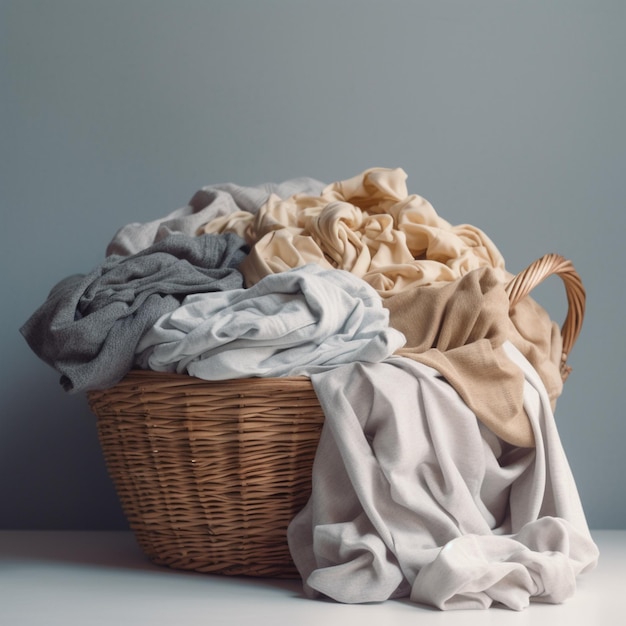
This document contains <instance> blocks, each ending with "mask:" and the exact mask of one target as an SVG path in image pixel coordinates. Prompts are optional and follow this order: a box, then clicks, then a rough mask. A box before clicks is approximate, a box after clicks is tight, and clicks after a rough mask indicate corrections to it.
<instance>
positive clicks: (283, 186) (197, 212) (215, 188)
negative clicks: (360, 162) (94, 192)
mask: <svg viewBox="0 0 626 626" xmlns="http://www.w3.org/2000/svg"><path fill="white" fill-rule="evenodd" d="M324 187H325V184H324V183H321V182H320V181H318V180H316V179H314V178H310V177H301V178H293V179H291V180H287V181H285V182H282V183H264V184H262V185H258V186H255V187H244V186H242V185H236V184H234V183H219V184H215V185H208V186H206V187H203V188H202V189H200V190H198V191H197V192H196V193H195V194H194V195H193V197H192V198H191V200H190V201H189V204H187V205H186V206H183V207H180V208H178V209H176V210H175V211H172V212H171V213H169V214H168V215H166V216H164V217H161V218H159V219H156V220H151V221H150V222H146V223H141V222H132V223H130V224H126V225H125V226H123V227H122V228H120V229H119V230H118V231H117V232H116V233H115V235H114V236H113V238H112V239H111V241H110V242H109V244H108V245H107V248H106V254H107V256H108V255H111V254H121V255H124V256H128V255H131V254H136V253H137V252H139V251H141V250H144V249H145V248H147V247H148V246H151V245H152V244H154V243H157V242H158V241H161V240H162V239H163V238H165V237H167V236H168V235H170V234H172V233H177V232H179V233H183V234H185V235H196V234H198V233H197V231H198V228H199V227H200V226H202V225H203V224H205V223H206V222H208V221H211V220H217V219H219V218H222V217H224V216H228V215H232V214H235V213H239V212H242V213H244V214H253V213H256V211H258V209H259V207H261V206H262V205H263V204H264V203H265V202H266V200H267V199H268V197H269V196H270V194H275V195H276V196H277V197H279V198H286V197H289V196H291V195H293V194H295V193H305V192H306V193H311V194H317V193H319V192H320V191H321V190H322V189H323V188H324Z"/></svg>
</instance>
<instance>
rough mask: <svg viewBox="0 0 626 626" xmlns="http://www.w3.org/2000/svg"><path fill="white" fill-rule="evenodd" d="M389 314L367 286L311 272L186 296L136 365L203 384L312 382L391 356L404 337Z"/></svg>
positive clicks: (152, 333)
mask: <svg viewBox="0 0 626 626" xmlns="http://www.w3.org/2000/svg"><path fill="white" fill-rule="evenodd" d="M388 315H389V314H388V312H387V310H386V309H385V308H384V307H383V306H382V301H381V298H380V296H379V295H378V294H377V293H376V292H375V291H374V289H372V288H371V287H370V286H369V285H368V284H367V283H365V281H363V280H361V279H360V278H358V277H356V276H354V275H353V274H351V273H349V272H344V271H342V270H326V269H322V268H321V267H319V266H317V265H307V266H304V267H300V268H295V269H293V270H289V271H286V272H281V273H278V274H273V275H270V276H267V277H266V278H264V279H263V280H261V281H260V282H259V283H257V284H256V285H254V286H253V287H251V288H250V289H235V290H229V291H224V292H221V293H213V294H197V295H189V296H187V297H186V298H185V300H184V301H183V302H182V304H181V306H180V307H179V308H177V309H176V310H175V311H172V312H170V313H167V314H165V315H163V316H162V317H161V318H160V319H159V320H158V321H157V322H156V323H155V324H154V326H153V327H152V328H151V329H150V330H149V331H148V332H147V333H146V334H145V335H144V337H143V338H142V340H141V341H140V342H139V344H138V347H137V358H136V363H137V365H139V366H140V367H142V368H144V369H152V370H156V371H169V372H174V371H175V372H179V373H188V374H190V375H191V376H195V377H197V378H202V379H204V380H225V379H229V378H246V377H255V376H266V377H277V376H295V375H304V376H308V375H311V374H312V373H313V372H317V371H322V370H325V369H328V368H333V367H337V366H338V365H343V364H345V363H349V362H353V361H362V362H378V361H381V360H383V359H385V358H387V357H388V356H390V355H391V354H392V353H393V352H394V351H395V350H397V349H398V348H400V347H401V346H402V345H404V342H405V337H404V335H403V334H402V333H400V332H399V331H397V330H395V329H393V328H390V327H389V325H388V322H389V318H388Z"/></svg>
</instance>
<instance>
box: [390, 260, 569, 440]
mask: <svg viewBox="0 0 626 626" xmlns="http://www.w3.org/2000/svg"><path fill="white" fill-rule="evenodd" d="M504 287H505V285H504V283H502V281H501V280H500V278H499V276H498V274H497V272H496V271H495V270H493V269H492V268H489V267H484V268H479V269H477V270H473V271H471V272H469V273H467V274H465V275H464V276H462V277H461V278H459V279H457V280H455V281H453V282H451V283H445V284H442V285H436V286H433V285H431V286H418V287H413V288H411V289H407V290H405V291H403V292H402V293H399V294H396V295H392V296H389V297H388V298H385V299H384V300H383V304H384V306H385V307H386V308H387V309H388V310H389V314H390V318H389V323H390V325H391V326H392V327H393V328H396V329H398V330H400V331H401V332H402V333H403V334H404V335H405V336H406V338H407V341H406V345H405V346H403V347H402V348H401V349H400V350H399V351H398V353H397V354H398V355H400V356H405V357H408V358H411V359H413V360H415V361H419V362H421V363H424V364H425V365H429V366H431V367H433V368H435V369H436V370H437V371H439V373H441V374H442V375H443V376H444V377H445V378H446V380H447V381H448V382H449V383H450V384H451V385H452V386H453V387H454V389H455V390H456V391H457V392H458V393H459V395H460V396H461V397H462V398H463V400H464V401H465V402H466V403H467V404H468V406H469V407H470V408H471V409H472V410H473V411H474V413H476V415H477V417H478V418H479V419H480V420H481V421H482V422H483V423H484V424H486V425H487V426H488V427H489V428H491V429H492V430H493V431H494V432H495V433H496V434H497V435H498V436H500V437H501V438H502V439H504V440H505V441H507V442H508V443H511V444H514V445H518V446H523V447H532V446H533V445H534V439H533V432H532V428H531V425H530V422H529V420H528V416H527V415H526V413H525V411H524V408H523V387H524V376H523V373H522V371H521V370H520V368H519V367H518V366H517V365H515V364H514V363H513V362H512V361H511V360H510V359H509V358H508V357H507V356H506V354H505V352H504V349H503V345H504V342H505V341H510V342H511V343H513V344H514V345H515V346H516V347H518V348H519V349H520V351H521V352H522V353H523V354H524V356H526V358H528V360H529V361H531V364H532V365H533V367H534V368H535V369H536V370H537V371H538V372H540V374H541V378H542V381H543V382H544V385H545V386H546V388H548V389H550V393H549V396H550V399H551V402H552V406H553V408H554V405H555V402H556V398H557V397H558V395H559V394H560V392H561V390H562V385H563V382H562V379H561V373H560V359H561V352H562V341H561V335H560V330H559V328H558V326H557V325H556V324H555V323H554V322H552V321H551V320H550V318H549V316H548V315H547V313H546V312H545V311H544V310H543V309H541V308H540V307H538V306H537V305H536V303H534V302H532V301H531V299H530V298H526V299H524V300H523V301H522V302H520V303H519V304H518V305H517V306H516V308H515V309H516V310H515V318H514V321H512V318H511V314H510V310H509V309H510V303H509V298H508V296H507V294H506V291H505V288H504ZM529 333H530V334H532V339H533V341H532V342H529V341H528V340H527V339H526V336H527V335H528V334H529Z"/></svg>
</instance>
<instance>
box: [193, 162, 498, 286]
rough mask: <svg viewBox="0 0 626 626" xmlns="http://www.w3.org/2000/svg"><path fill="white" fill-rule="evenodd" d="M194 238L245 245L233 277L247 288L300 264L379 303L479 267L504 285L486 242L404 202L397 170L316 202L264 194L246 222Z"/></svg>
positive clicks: (351, 182) (208, 227)
mask: <svg viewBox="0 0 626 626" xmlns="http://www.w3.org/2000/svg"><path fill="white" fill-rule="evenodd" d="M201 230H202V232H235V233H237V234H238V235H240V236H242V237H244V238H245V239H246V241H247V242H248V244H250V246H251V251H250V255H249V256H248V258H247V259H246V260H245V262H244V263H243V264H242V266H241V271H242V272H243V274H244V276H245V278H246V285H248V286H250V285H252V284H254V283H256V282H258V281H259V280H261V278H263V277H264V276H267V275H269V274H273V273H277V272H281V271H285V270H286V269H289V268H293V267H297V266H299V265H305V264H307V263H318V264H320V265H322V267H325V268H327V269H330V268H336V269H343V270H346V271H349V272H352V273H354V274H355V275H356V276H359V277H361V278H363V279H364V280H365V281H366V282H367V283H368V284H370V285H371V286H372V287H374V289H376V290H377V291H378V293H379V294H381V295H382V296H383V297H386V296H388V295H391V294H394V293H398V292H400V291H402V290H404V289H407V288H409V287H410V286H414V285H425V284H433V283H440V282H449V281H452V280H455V279H456V278H459V277H460V276H462V275H464V274H465V273H467V272H469V271H471V270H473V269H477V268H479V267H484V266H488V267H492V268H494V269H495V270H497V271H498V272H499V273H500V275H501V277H502V280H504V279H505V278H506V271H505V269H504V259H503V258H502V255H501V254H500V252H499V251H498V249H497V248H496V246H495V245H494V244H493V242H492V241H491V240H490V239H489V237H488V236H487V235H486V234H485V233H484V232H483V231H482V230H480V229H478V228H476V227H474V226H471V225H468V224H461V225H456V226H453V225H451V224H450V223H449V222H447V221H446V220H444V219H442V218H441V217H440V216H438V215H437V213H436V212H435V210H434V208H433V207H432V205H431V204H430V203H429V202H428V201H427V200H425V199H424V198H422V197H420V196H418V195H415V194H409V192H408V190H407V187H406V173H405V172H404V171H403V170H401V169H399V168H397V169H388V168H371V169H369V170H365V171H364V172H363V173H362V174H360V175H357V176H355V177H353V178H351V179H347V180H344V181H339V182H336V183H333V184H331V185H328V186H327V187H326V188H324V189H323V190H322V191H321V193H319V194H317V195H311V194H307V193H296V194H294V195H292V196H290V197H288V198H280V197H279V196H277V195H276V194H272V195H270V197H269V198H268V200H267V202H265V204H264V205H263V206H261V207H260V208H259V210H258V211H257V212H256V213H255V214H254V215H252V214H250V213H245V212H240V213H238V214H237V215H236V216H229V217H227V218H220V219H217V220H213V221H211V222H208V223H207V224H205V226H204V227H203V228H202V229H201Z"/></svg>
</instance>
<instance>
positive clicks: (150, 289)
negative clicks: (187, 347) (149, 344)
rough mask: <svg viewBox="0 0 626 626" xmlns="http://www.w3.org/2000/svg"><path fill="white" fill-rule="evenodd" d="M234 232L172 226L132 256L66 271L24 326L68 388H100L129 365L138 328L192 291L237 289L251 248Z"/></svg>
mask: <svg viewBox="0 0 626 626" xmlns="http://www.w3.org/2000/svg"><path fill="white" fill-rule="evenodd" d="M247 251H248V250H247V248H246V245H245V242H244V241H243V240H242V239H241V238H240V237H237V236H236V235H232V234H225V235H201V236H198V237H191V236H188V235H184V234H181V233H176V234H172V235H170V236H168V237H166V238H165V239H163V240H161V241H159V242H158V243H156V244H154V245H152V246H149V247H148V248H146V249H144V250H142V251H141V252H138V253H137V254H134V255H131V256H121V255H112V256H109V257H107V258H106V259H105V260H104V261H103V263H102V264H100V265H99V266H97V267H96V268H95V269H94V270H93V271H91V272H90V273H89V274H78V275H74V276H69V277H67V278H65V279H64V280H62V281H60V282H59V283H58V284H57V285H55V286H54V287H53V289H52V291H51V292H50V294H49V296H48V298H47V299H46V301H45V302H44V303H43V304H42V305H41V306H40V307H39V308H38V309H37V310H36V311H35V312H34V313H33V315H32V316H31V317H30V318H29V319H28V320H27V322H26V323H25V324H24V325H23V326H22V327H21V328H20V332H21V333H22V335H23V336H24V338H25V339H26V341H27V342H28V344H29V346H30V347H31V349H32V350H33V351H34V352H35V354H37V356H39V358H41V359H42V360H43V361H44V362H46V363H47V364H48V365H50V366H52V367H53V368H54V369H56V370H57V371H58V372H59V373H60V374H61V380H60V382H61V385H62V386H63V388H64V389H65V390H66V391H68V392H71V393H76V392H79V391H87V390H89V389H103V388H106V387H110V386H111V385H114V384H115V383H117V382H119V380H121V379H122V378H123V377H124V375H125V374H126V373H127V372H128V371H129V370H130V369H131V367H132V364H133V357H134V352H135V347H136V345H137V343H138V342H139V340H140V338H141V336H142V335H143V334H144V332H146V331H147V330H148V329H149V328H151V327H152V325H153V324H154V323H155V321H156V320H157V319H158V318H159V317H161V315H163V314H165V313H168V312H170V311H172V310H174V309H175V308H177V307H178V306H180V302H181V301H182V299H183V298H184V297H185V296H186V295H187V294H190V293H205V292H208V291H222V290H228V289H238V288H241V287H242V286H243V278H242V275H241V273H240V272H239V271H238V270H237V267H238V265H239V264H240V263H241V261H242V260H243V259H244V258H245V256H246V254H247Z"/></svg>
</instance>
